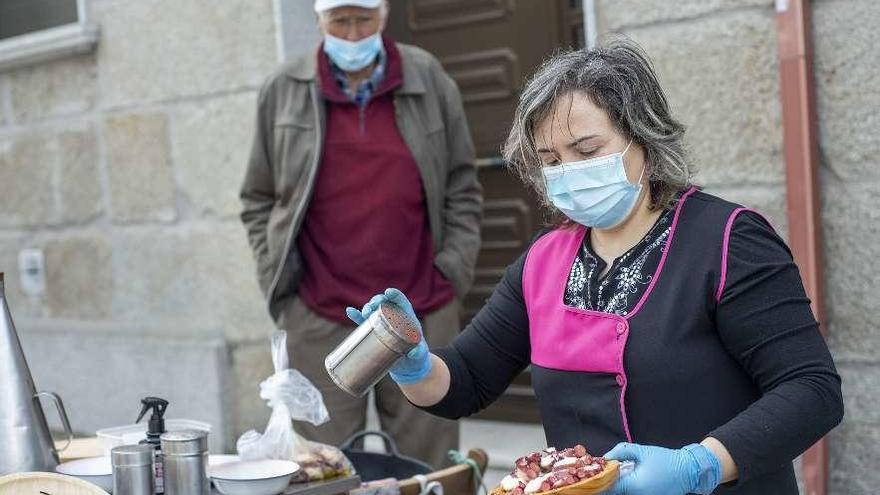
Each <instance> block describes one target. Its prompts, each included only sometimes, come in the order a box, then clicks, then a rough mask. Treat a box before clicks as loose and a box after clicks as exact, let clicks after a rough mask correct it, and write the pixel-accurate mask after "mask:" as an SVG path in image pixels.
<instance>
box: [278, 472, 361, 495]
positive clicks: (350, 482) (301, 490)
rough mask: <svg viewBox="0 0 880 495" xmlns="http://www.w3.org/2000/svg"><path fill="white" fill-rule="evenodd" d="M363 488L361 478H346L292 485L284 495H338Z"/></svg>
mask: <svg viewBox="0 0 880 495" xmlns="http://www.w3.org/2000/svg"><path fill="white" fill-rule="evenodd" d="M359 486H361V478H360V477H359V476H346V477H344V478H332V479H329V480H321V481H312V482H311V483H291V484H290V485H289V486H288V487H287V489H286V490H284V495H338V494H340V493H348V491H349V490H352V489H355V488H357V487H359Z"/></svg>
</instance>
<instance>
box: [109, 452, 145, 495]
mask: <svg viewBox="0 0 880 495" xmlns="http://www.w3.org/2000/svg"><path fill="white" fill-rule="evenodd" d="M110 462H111V464H112V465H113V493H118V494H120V495H153V494H154V493H155V489H156V487H155V485H154V483H153V447H151V446H149V445H121V446H119V447H113V449H112V450H111V451H110Z"/></svg>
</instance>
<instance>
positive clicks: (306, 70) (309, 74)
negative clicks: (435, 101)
mask: <svg viewBox="0 0 880 495" xmlns="http://www.w3.org/2000/svg"><path fill="white" fill-rule="evenodd" d="M382 41H383V43H385V47H386V51H388V50H389V49H390V50H396V51H399V52H400V60H401V64H402V66H403V67H402V69H403V84H402V85H401V86H400V87H399V88H398V89H397V90H396V91H395V92H396V93H399V94H423V93H425V92H426V91H427V90H426V89H425V81H424V75H423V74H421V73H420V72H419V70H418V68H417V67H415V62H414V61H413V60H412V59H411V57H410V56H409V50H407V49H406V47H404V46H401V45H400V44H398V43H395V42H394V41H393V40H391V38H389V37H388V36H385V35H383V36H382ZM321 47H322V45H321V44H319V45H318V47H317V48H316V49H315V50H314V51H313V52H311V53H308V54H306V55H304V56H300V57H298V58H296V59H294V60H293V61H291V62H290V63H288V64H287V66H286V67H285V68H284V69H283V71H284V73H285V74H287V75H288V76H289V77H291V78H293V79H294V80H297V81H302V82H316V81H317V80H318V79H319V78H318V57H322V56H325V55H324V53H323V51H321Z"/></svg>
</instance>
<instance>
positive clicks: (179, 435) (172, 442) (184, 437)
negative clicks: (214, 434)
mask: <svg viewBox="0 0 880 495" xmlns="http://www.w3.org/2000/svg"><path fill="white" fill-rule="evenodd" d="M159 439H160V440H161V442H162V453H163V454H165V455H198V454H202V453H205V452H207V451H208V434H207V433H205V432H204V431H199V430H180V431H169V432H166V433H163V434H162V436H161V437H159Z"/></svg>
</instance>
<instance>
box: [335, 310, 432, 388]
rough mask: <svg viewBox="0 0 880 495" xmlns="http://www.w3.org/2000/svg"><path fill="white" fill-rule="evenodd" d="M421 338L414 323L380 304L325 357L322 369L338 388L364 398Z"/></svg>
mask: <svg viewBox="0 0 880 495" xmlns="http://www.w3.org/2000/svg"><path fill="white" fill-rule="evenodd" d="M421 338H422V334H421V332H419V329H418V326H417V322H414V321H413V320H412V319H411V318H410V317H409V316H408V315H407V314H406V313H404V312H403V310H401V309H400V308H399V307H397V306H395V305H393V304H384V303H383V304H380V305H379V309H377V310H376V311H374V312H373V313H372V314H371V315H370V316H369V317H368V318H367V319H366V321H364V322H363V323H362V324H360V325H359V326H358V327H357V328H356V329H355V330H354V332H352V333H351V334H350V335H349V336H348V337H346V338H345V340H343V341H342V343H341V344H339V346H337V347H336V349H333V352H331V353H330V354H328V355H327V358H326V359H324V367H325V368H327V373H329V374H330V378H332V379H333V381H334V382H335V383H336V385H337V386H338V387H339V388H341V389H342V390H345V391H346V392H348V393H349V394H351V395H353V396H355V397H363V396H364V394H366V393H367V392H368V391H369V390H370V388H372V387H373V385H375V384H376V383H377V382H378V381H379V380H381V379H382V377H383V376H385V375H386V374H387V373H388V370H390V369H391V366H392V365H394V363H395V362H396V361H397V360H398V359H400V358H401V357H403V356H404V355H406V353H408V352H409V351H411V350H412V349H413V348H414V347H415V346H417V345H418V344H419V341H420V340H421Z"/></svg>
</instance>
